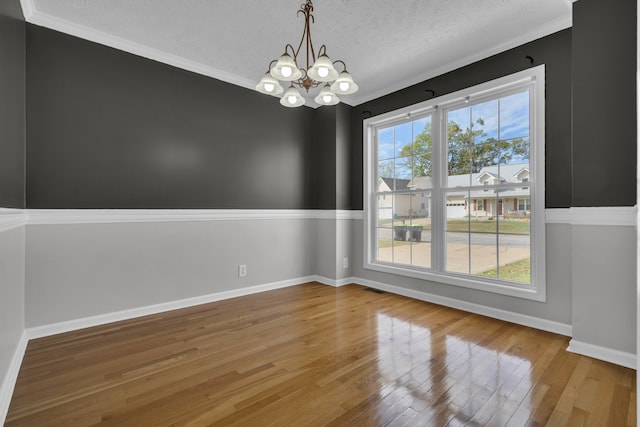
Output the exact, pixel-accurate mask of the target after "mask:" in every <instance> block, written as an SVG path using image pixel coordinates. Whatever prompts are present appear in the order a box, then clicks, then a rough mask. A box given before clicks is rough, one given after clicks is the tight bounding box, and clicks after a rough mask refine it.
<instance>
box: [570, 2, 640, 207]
mask: <svg viewBox="0 0 640 427" xmlns="http://www.w3.org/2000/svg"><path fill="white" fill-rule="evenodd" d="M636 52H637V51H636V2H635V1H632V0H607V1H598V0H580V1H578V2H576V3H574V4H573V206H633V205H635V203H636V129H637V128H636V54H637V53H636Z"/></svg>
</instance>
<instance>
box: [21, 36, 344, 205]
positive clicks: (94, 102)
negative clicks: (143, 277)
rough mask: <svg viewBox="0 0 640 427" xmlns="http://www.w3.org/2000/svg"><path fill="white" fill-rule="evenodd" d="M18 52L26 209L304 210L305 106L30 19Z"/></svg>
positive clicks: (307, 185)
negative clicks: (22, 66) (23, 64)
mask: <svg viewBox="0 0 640 427" xmlns="http://www.w3.org/2000/svg"><path fill="white" fill-rule="evenodd" d="M27 52H28V55H27V101H28V102H27V107H28V109H27V138H28V147H27V165H28V167H27V207H29V208H238V209H252V208H260V209H271V208H279V209H299V208H313V207H315V206H314V203H313V201H312V197H313V191H312V188H311V186H312V184H311V183H312V176H311V174H310V173H309V170H308V169H309V165H310V163H311V162H313V161H314V153H312V152H311V148H312V147H311V144H312V134H311V132H312V124H313V117H314V110H312V109H310V108H297V109H288V108H285V107H282V106H281V105H280V104H279V103H278V100H277V99H275V98H273V97H269V96H266V95H262V94H259V93H257V92H255V91H252V90H249V89H243V88H239V87H236V86H233V85H231V84H227V83H224V82H220V81H217V80H215V79H211V78H208V77H204V76H200V75H197V74H193V73H190V72H187V71H184V70H180V69H177V68H173V67H170V66H168V65H164V64H160V63H157V62H154V61H150V60H147V59H144V58H141V57H136V56H134V55H130V54H127V53H124V52H121V51H118V50H115V49H111V48H107V47H104V46H101V45H98V44H95V43H91V42H88V41H84V40H81V39H78V38H75V37H70V36H67V35H65V34H61V33H58V32H55V31H51V30H48V29H44V28H40V27H36V26H32V25H28V28H27ZM328 149H332V147H328ZM318 150H322V147H314V152H315V155H316V156H317V152H318Z"/></svg>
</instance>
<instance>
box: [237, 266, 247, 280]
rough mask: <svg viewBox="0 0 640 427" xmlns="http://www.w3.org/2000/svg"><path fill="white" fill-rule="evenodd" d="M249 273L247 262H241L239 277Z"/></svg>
mask: <svg viewBox="0 0 640 427" xmlns="http://www.w3.org/2000/svg"><path fill="white" fill-rule="evenodd" d="M246 275H247V264H240V265H239V266H238V277H245V276H246Z"/></svg>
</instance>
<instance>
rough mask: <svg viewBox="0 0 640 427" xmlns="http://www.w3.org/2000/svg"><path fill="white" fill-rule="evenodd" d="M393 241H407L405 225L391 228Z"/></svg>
mask: <svg viewBox="0 0 640 427" xmlns="http://www.w3.org/2000/svg"><path fill="white" fill-rule="evenodd" d="M393 240H407V226H406V225H394V226H393Z"/></svg>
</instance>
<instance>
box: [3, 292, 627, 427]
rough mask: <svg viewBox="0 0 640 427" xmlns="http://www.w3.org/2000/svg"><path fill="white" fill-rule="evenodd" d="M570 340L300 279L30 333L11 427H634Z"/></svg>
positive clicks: (618, 382) (616, 391) (621, 381)
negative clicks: (40, 334) (37, 335)
mask: <svg viewBox="0 0 640 427" xmlns="http://www.w3.org/2000/svg"><path fill="white" fill-rule="evenodd" d="M567 344H568V338H567V337H563V336H559V335H555V334H551V333H547V332H543V331H539V330H535V329H531V328H526V327H523V326H518V325H514V324H510V323H507V322H502V321H499V320H495V319H489V318H485V317H482V316H479V315H476V314H471V313H465V312H462V311H459V310H455V309H451V308H447V307H442V306H438V305H435V304H430V303H426V302H423V301H418V300H412V299H409V298H405V297H401V296H398V295H393V294H390V293H374V292H369V291H367V290H366V289H365V288H363V287H361V286H357V285H349V286H343V287H340V288H332V287H328V286H324V285H321V284H318V283H308V284H304V285H300V286H294V287H290V288H285V289H279V290H275V291H269V292H263V293H260V294H255V295H249V296H245V297H240V298H234V299H229V300H225V301H219V302H215V303H211V304H204V305H200V306H196V307H189V308H186V309H182V310H174V311H170V312H166V313H160V314H157V315H151V316H145V317H140V318H136V319H131V320H127V321H123V322H117V323H112V324H108V325H101V326H97V327H93V328H87V329H84V330H80V331H74V332H70V333H65V334H60V335H55V336H51V337H46V338H41V339H37V340H32V341H30V342H29V345H28V347H27V350H26V353H25V357H24V361H23V364H22V366H21V369H20V373H19V376H18V381H17V383H16V387H15V392H14V395H13V398H12V401H11V404H10V408H9V414H8V417H7V420H6V425H7V426H89V425H103V426H119V427H120V426H168V425H175V426H201V425H207V426H230V425H240V426H270V425H273V426H278V427H280V426H297V425H300V426H324V425H332V426H386V425H389V426H412V427H413V426H445V425H447V426H462V425H467V426H483V425H488V426H504V425H513V426H518V427H521V426H527V425H530V426H537V425H599V426H608V425H611V426H624V425H627V426H632V425H633V426H634V425H636V405H635V398H636V392H635V384H636V376H635V372H634V371H632V370H630V369H626V368H622V367H619V366H615V365H611V364H608V363H606V362H601V361H598V360H594V359H590V358H586V357H582V356H578V355H576V354H573V353H568V352H566V347H567Z"/></svg>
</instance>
